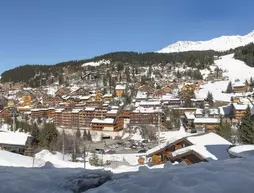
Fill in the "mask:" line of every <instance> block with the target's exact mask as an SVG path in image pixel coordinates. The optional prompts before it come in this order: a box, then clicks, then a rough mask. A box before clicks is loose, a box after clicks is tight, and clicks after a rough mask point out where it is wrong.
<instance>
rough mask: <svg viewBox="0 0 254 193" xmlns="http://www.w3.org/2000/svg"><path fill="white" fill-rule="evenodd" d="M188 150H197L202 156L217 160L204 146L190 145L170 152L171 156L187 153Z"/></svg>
mask: <svg viewBox="0 0 254 193" xmlns="http://www.w3.org/2000/svg"><path fill="white" fill-rule="evenodd" d="M190 151H195V152H197V153H198V154H199V155H200V156H201V157H202V158H204V159H205V158H212V159H213V160H217V158H216V156H215V155H213V154H211V153H210V152H209V151H208V150H207V149H206V148H205V147H204V146H198V145H191V146H188V147H185V148H182V149H179V150H176V151H174V152H173V153H172V156H173V157H176V156H179V155H182V154H185V153H188V152H190Z"/></svg>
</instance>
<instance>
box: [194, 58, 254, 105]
mask: <svg viewBox="0 0 254 193" xmlns="http://www.w3.org/2000/svg"><path fill="white" fill-rule="evenodd" d="M215 65H217V66H218V67H219V68H221V69H222V70H223V71H224V72H223V76H227V77H228V79H229V80H228V81H216V82H211V81H209V82H208V83H206V84H204V85H203V86H202V88H201V89H200V90H199V91H196V97H197V98H205V97H206V96H207V93H208V92H212V93H213V97H214V100H217V101H225V102H230V99H231V97H232V96H241V95H243V94H242V93H236V94H233V93H230V94H228V93H223V91H226V89H227V86H228V83H229V81H231V82H232V84H233V83H234V82H235V80H239V82H245V81H246V80H249V79H250V78H251V77H253V78H254V68H251V67H249V66H247V65H246V64H245V63H244V62H242V61H240V60H236V59H234V55H233V54H229V55H226V56H222V57H221V58H220V59H218V60H215Z"/></svg>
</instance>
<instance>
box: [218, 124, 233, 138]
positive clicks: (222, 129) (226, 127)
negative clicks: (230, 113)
mask: <svg viewBox="0 0 254 193" xmlns="http://www.w3.org/2000/svg"><path fill="white" fill-rule="evenodd" d="M231 127H232V125H231V124H230V123H228V122H226V123H222V122H221V124H220V126H219V128H218V134H219V135H220V136H221V137H223V138H224V139H226V140H228V141H232V129H231Z"/></svg>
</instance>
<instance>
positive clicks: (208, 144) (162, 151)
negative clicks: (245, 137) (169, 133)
mask: <svg viewBox="0 0 254 193" xmlns="http://www.w3.org/2000/svg"><path fill="white" fill-rule="evenodd" d="M231 145H232V144H231V143H230V142H228V141H227V140H225V139H224V138H222V137H220V136H219V135H217V134H215V133H207V134H201V135H194V136H189V137H180V136H179V137H175V138H173V139H172V140H169V141H167V142H166V143H164V144H161V145H160V146H157V147H155V148H152V149H150V150H148V151H147V158H152V159H151V162H152V164H153V165H158V164H163V163H166V162H168V161H170V162H172V163H174V162H178V163H180V162H184V163H185V164H186V165H192V164H195V163H199V162H207V161H210V160H223V159H228V158H229V154H228V152H227V150H228V148H229V147H230V146H231Z"/></svg>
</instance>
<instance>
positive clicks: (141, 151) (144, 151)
mask: <svg viewBox="0 0 254 193" xmlns="http://www.w3.org/2000/svg"><path fill="white" fill-rule="evenodd" d="M138 153H146V149H141V150H139V151H138Z"/></svg>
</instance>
